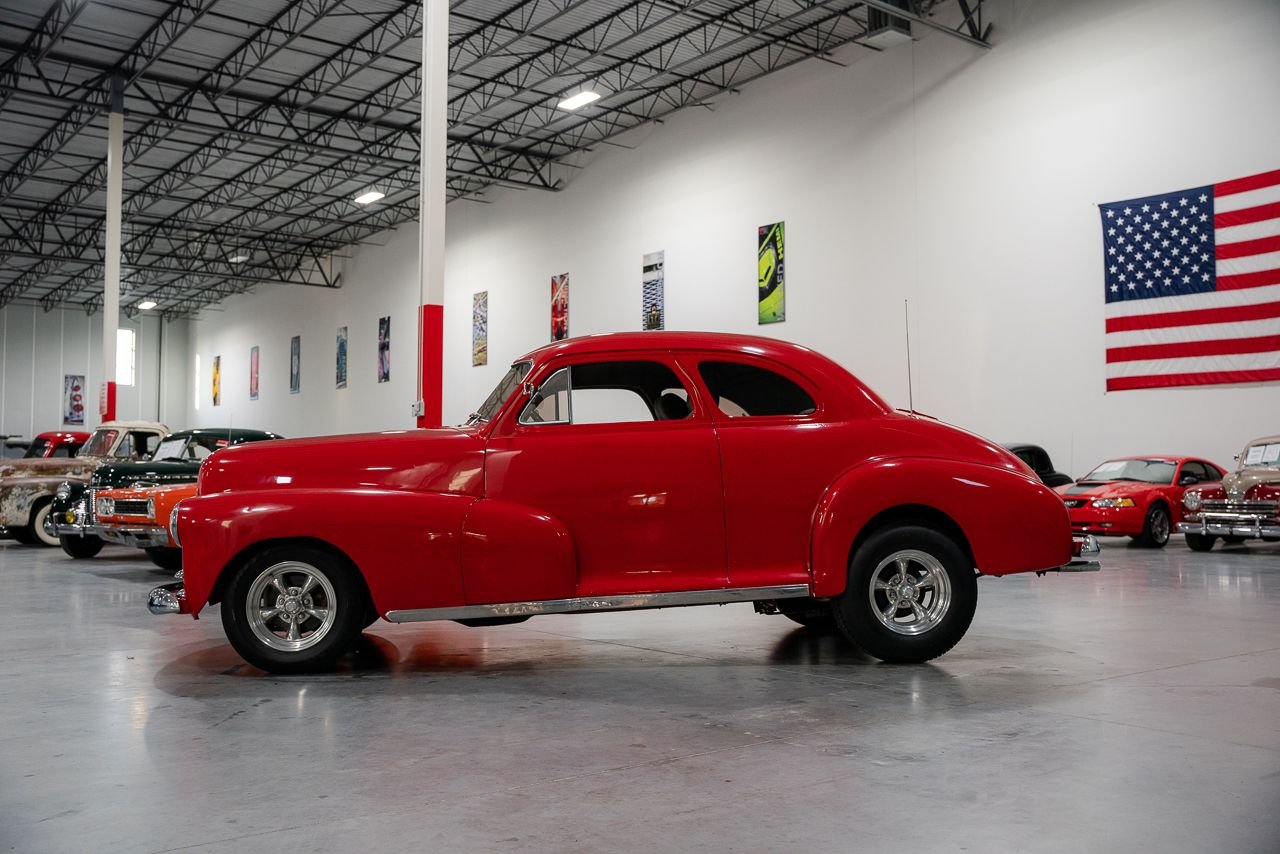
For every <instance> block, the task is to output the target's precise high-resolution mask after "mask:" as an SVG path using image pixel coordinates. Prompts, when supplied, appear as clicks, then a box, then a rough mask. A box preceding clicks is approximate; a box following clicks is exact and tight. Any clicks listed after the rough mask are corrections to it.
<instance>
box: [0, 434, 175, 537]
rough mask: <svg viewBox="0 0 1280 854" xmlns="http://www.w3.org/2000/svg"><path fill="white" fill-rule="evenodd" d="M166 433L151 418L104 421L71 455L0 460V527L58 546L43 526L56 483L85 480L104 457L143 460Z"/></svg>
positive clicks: (16, 534) (52, 535)
mask: <svg viewBox="0 0 1280 854" xmlns="http://www.w3.org/2000/svg"><path fill="white" fill-rule="evenodd" d="M168 432H169V428H168V427H166V426H165V425H163V424H160V423H157V422H155V421H110V422H107V423H106V424H103V425H102V426H101V427H99V428H98V429H97V430H95V431H94V432H93V435H92V436H90V437H89V441H88V442H85V444H84V445H83V446H82V447H81V448H80V452H79V453H78V454H77V455H76V456H74V457H71V458H66V459H58V458H54V459H43V460H42V459H34V460H9V461H6V462H4V463H3V464H0V526H4V527H5V528H7V529H8V531H9V533H10V534H12V535H13V537H14V539H16V540H17V541H18V542H20V543H25V544H27V545H42V546H56V545H58V537H57V535H56V534H54V533H51V532H50V531H49V530H48V527H47V526H46V525H45V520H46V518H48V515H49V511H50V508H51V507H52V505H53V497H54V494H55V493H56V492H57V489H58V487H59V486H60V485H61V484H62V483H64V482H78V483H85V482H87V481H88V480H89V478H90V477H91V476H92V475H93V470H94V469H96V468H97V467H98V466H99V465H101V464H102V463H105V462H109V461H112V460H115V461H117V462H120V461H124V460H138V459H145V458H146V457H148V456H150V454H151V452H152V451H154V450H155V448H156V446H157V445H159V443H160V440H161V439H162V438H164V437H165V436H166V435H167V434H168Z"/></svg>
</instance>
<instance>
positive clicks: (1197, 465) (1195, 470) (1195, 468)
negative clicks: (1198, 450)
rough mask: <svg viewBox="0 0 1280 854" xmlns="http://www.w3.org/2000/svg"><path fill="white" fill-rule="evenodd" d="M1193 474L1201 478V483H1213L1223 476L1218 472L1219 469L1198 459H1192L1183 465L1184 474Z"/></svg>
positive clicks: (1184, 475)
mask: <svg viewBox="0 0 1280 854" xmlns="http://www.w3.org/2000/svg"><path fill="white" fill-rule="evenodd" d="M1189 474H1193V475H1195V476H1196V477H1198V478H1199V479H1200V482H1201V483H1211V482H1213V481H1217V480H1222V476H1221V475H1219V474H1218V470H1217V469H1215V468H1211V467H1210V466H1207V465H1205V464H1204V463H1202V462H1199V461H1197V460H1191V461H1189V462H1187V463H1186V464H1185V465H1184V466H1183V467H1182V476H1183V477H1186V476H1187V475H1189Z"/></svg>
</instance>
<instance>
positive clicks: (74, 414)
mask: <svg viewBox="0 0 1280 854" xmlns="http://www.w3.org/2000/svg"><path fill="white" fill-rule="evenodd" d="M62 423H63V424H83V423H84V374H65V375H63V377H62Z"/></svg>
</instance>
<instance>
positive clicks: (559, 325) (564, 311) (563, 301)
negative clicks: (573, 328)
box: [551, 273, 569, 341]
mask: <svg viewBox="0 0 1280 854" xmlns="http://www.w3.org/2000/svg"><path fill="white" fill-rule="evenodd" d="M568 337H569V274H568V273H561V274H560V275H558V276H552V277H551V340H552V341H563V340H564V339H565V338H568Z"/></svg>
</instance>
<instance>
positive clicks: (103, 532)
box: [45, 521, 169, 549]
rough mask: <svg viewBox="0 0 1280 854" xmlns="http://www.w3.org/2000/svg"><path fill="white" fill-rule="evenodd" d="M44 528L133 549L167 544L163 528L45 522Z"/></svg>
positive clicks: (160, 546)
mask: <svg viewBox="0 0 1280 854" xmlns="http://www.w3.org/2000/svg"><path fill="white" fill-rule="evenodd" d="M45 530H47V531H50V532H51V533H54V534H57V535H58V536H60V537H99V538H100V539H103V540H106V541H107V542H108V543H116V544H117V545H121V546H130V547H131V548H135V549H155V548H164V547H166V546H168V545H169V532H168V531H167V530H165V529H164V528H159V527H145V528H114V527H108V526H106V525H68V524H67V523H65V522H64V523H62V524H61V525H53V524H51V523H49V522H47V521H46V522H45Z"/></svg>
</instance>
